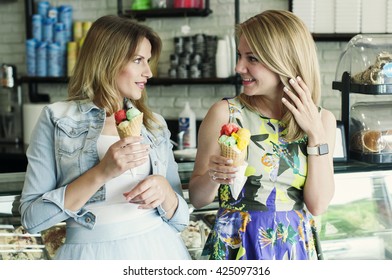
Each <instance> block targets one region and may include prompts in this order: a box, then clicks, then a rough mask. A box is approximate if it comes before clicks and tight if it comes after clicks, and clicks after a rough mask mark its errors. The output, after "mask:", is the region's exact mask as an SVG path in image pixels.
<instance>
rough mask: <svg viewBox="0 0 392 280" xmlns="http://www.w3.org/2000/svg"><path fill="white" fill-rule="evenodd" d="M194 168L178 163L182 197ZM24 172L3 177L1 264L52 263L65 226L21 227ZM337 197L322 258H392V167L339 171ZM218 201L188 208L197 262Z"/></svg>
mask: <svg viewBox="0 0 392 280" xmlns="http://www.w3.org/2000/svg"><path fill="white" fill-rule="evenodd" d="M192 169H193V163H192V162H184V163H180V164H179V171H180V175H181V181H182V183H183V186H184V197H185V199H186V200H187V201H188V202H189V194H188V190H187V183H188V181H189V178H190V175H191V173H192ZM23 181H24V173H23V172H20V173H0V260H1V259H50V258H51V257H52V256H53V254H54V251H55V250H56V248H57V247H58V246H59V245H60V244H61V242H63V239H62V238H63V236H64V230H65V228H64V226H63V225H58V226H56V227H53V228H51V229H49V230H48V231H46V232H43V233H42V234H37V235H30V234H28V233H26V232H25V231H24V230H23V228H22V227H21V226H20V216H19V212H18V205H19V197H20V192H21V190H22V186H23ZM335 183H336V191H335V196H334V198H333V200H332V202H331V204H330V206H329V208H328V210H327V212H326V213H325V214H323V215H321V216H318V217H317V222H318V228H319V233H320V238H321V246H322V249H323V253H324V259H331V260H332V259H337V260H340V259H350V260H357V259H377V260H381V259H392V164H382V165H369V164H366V163H361V162H356V163H351V164H350V165H347V164H345V163H340V164H336V166H335ZM217 209H218V201H214V202H213V203H212V204H211V205H209V206H207V207H204V208H202V209H194V208H193V206H192V205H191V204H190V203H189V212H190V220H191V222H190V224H189V226H188V227H187V228H186V229H185V230H184V231H183V232H182V233H181V237H182V238H183V240H184V242H185V244H186V246H187V247H188V249H189V252H190V254H191V256H192V258H193V259H200V254H201V251H202V248H203V246H204V243H205V241H206V239H207V237H208V234H209V232H210V230H211V228H212V227H213V224H214V222H215V213H216V211H217Z"/></svg>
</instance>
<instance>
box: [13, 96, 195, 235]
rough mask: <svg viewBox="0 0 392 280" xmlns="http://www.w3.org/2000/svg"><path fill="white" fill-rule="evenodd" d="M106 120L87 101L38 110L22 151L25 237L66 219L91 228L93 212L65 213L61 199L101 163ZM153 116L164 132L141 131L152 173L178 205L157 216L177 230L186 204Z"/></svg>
mask: <svg viewBox="0 0 392 280" xmlns="http://www.w3.org/2000/svg"><path fill="white" fill-rule="evenodd" d="M105 116H106V114H105V111H104V110H102V109H100V108H98V107H97V106H95V105H94V104H93V103H92V102H90V101H69V102H57V103H53V104H51V105H48V106H46V107H45V108H44V109H43V110H42V112H41V114H40V117H39V119H38V121H37V124H36V127H35V128H34V130H33V132H32V134H31V138H30V144H29V147H28V149H27V152H26V155H27V159H28V166H27V170H26V178H25V182H24V186H23V191H22V196H21V204H20V208H19V210H20V213H21V222H22V225H23V226H24V228H25V229H26V230H27V231H28V232H30V233H37V232H40V231H42V230H44V229H47V228H49V227H51V226H53V225H55V224H57V223H59V222H62V221H65V220H67V219H69V218H71V219H74V220H75V221H76V222H77V223H79V224H80V225H82V226H85V227H86V228H90V229H91V228H93V227H94V225H95V220H96V217H95V215H94V213H92V212H91V211H87V210H86V209H84V208H83V207H82V208H81V209H79V210H78V211H70V210H68V209H65V208H64V194H65V189H66V188H67V185H68V184H69V183H71V182H72V181H74V180H75V179H76V178H78V177H79V176H81V175H82V174H83V173H85V172H86V171H87V170H89V169H91V168H92V167H93V166H95V165H96V164H97V163H98V162H99V157H98V152H97V139H98V137H99V135H100V133H101V131H102V128H103V125H104V121H105V118H106V117H105ZM155 116H156V117H157V118H158V119H159V121H160V122H161V123H162V124H163V125H165V127H164V129H159V130H156V131H157V132H155V131H154V134H152V133H150V132H149V131H147V130H146V129H145V127H144V126H143V129H142V135H143V137H144V141H145V143H148V144H149V145H150V147H151V149H150V159H151V163H152V173H153V174H159V175H162V176H164V177H166V179H167V180H168V181H169V183H170V185H171V186H172V188H173V189H174V191H175V192H176V193H177V197H178V201H179V203H178V208H177V210H176V212H175V213H174V215H173V217H172V218H171V219H169V220H168V219H166V217H165V214H166V213H165V211H164V210H163V208H162V207H157V211H158V213H159V215H160V216H161V217H162V219H163V220H164V221H165V222H167V223H168V224H170V225H171V226H173V227H174V228H175V229H176V230H177V231H181V230H183V229H184V228H185V227H186V226H187V225H188V222H189V211H188V204H187V203H186V201H185V200H184V198H183V194H182V188H181V181H180V177H179V174H178V166H177V163H176V162H175V160H174V156H173V153H172V152H171V151H172V144H171V143H170V132H169V130H168V129H167V126H166V122H165V121H164V119H163V118H162V116H160V115H157V114H156V115H155ZM105 193H106V190H105V185H103V186H102V187H101V188H100V189H99V190H98V191H97V192H96V193H95V194H94V195H93V196H92V197H91V198H90V199H89V201H88V202H87V204H88V203H93V202H95V201H103V200H105Z"/></svg>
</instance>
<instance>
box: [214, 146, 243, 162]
mask: <svg viewBox="0 0 392 280" xmlns="http://www.w3.org/2000/svg"><path fill="white" fill-rule="evenodd" d="M219 146H220V150H221V155H222V156H224V157H226V158H230V159H232V160H233V165H234V166H240V165H242V164H243V163H244V161H245V157H246V149H244V150H242V151H239V150H238V149H237V150H236V149H233V147H230V146H227V145H225V144H223V143H219Z"/></svg>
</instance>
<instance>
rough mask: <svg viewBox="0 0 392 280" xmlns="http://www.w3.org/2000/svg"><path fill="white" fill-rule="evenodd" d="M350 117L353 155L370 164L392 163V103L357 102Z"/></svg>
mask: <svg viewBox="0 0 392 280" xmlns="http://www.w3.org/2000/svg"><path fill="white" fill-rule="evenodd" d="M350 116H351V117H350V136H349V137H350V150H351V153H352V155H353V156H354V157H355V158H358V159H363V160H365V161H368V162H375V163H383V162H392V102H391V101H389V102H387V101H383V102H357V103H355V104H354V105H353V106H352V107H351V111H350Z"/></svg>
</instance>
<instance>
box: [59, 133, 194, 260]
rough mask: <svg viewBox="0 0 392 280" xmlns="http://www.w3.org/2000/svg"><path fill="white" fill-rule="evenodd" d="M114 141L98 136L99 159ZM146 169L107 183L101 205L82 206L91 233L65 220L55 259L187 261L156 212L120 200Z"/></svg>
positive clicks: (174, 235)
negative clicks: (90, 217) (91, 216)
mask: <svg viewBox="0 0 392 280" xmlns="http://www.w3.org/2000/svg"><path fill="white" fill-rule="evenodd" d="M118 140H119V137H118V136H108V135H101V136H100V137H99V138H98V142H97V148H98V154H99V158H100V159H102V157H103V156H104V155H105V153H106V151H107V150H108V148H109V147H110V146H111V145H112V144H113V143H114V142H116V141H118ZM150 165H151V163H150V162H149V161H148V162H147V163H145V164H143V165H142V166H139V167H137V168H136V169H132V172H131V171H130V170H128V171H126V172H124V173H123V174H122V175H121V176H118V177H116V178H114V179H112V180H110V181H109V182H107V183H106V185H105V187H106V199H105V201H102V202H97V203H91V204H88V205H86V207H85V208H86V209H87V210H89V211H91V212H92V213H94V215H95V216H96V224H95V226H94V228H93V229H88V228H85V227H83V226H81V225H79V224H78V223H76V222H75V221H74V220H72V219H69V220H67V234H66V241H65V244H64V245H63V246H62V247H61V248H60V249H59V250H58V252H57V254H56V259H73V260H75V259H85V260H93V259H95V260H97V259H101V260H115V259H117V260H118V259H119V260H129V259H136V260H162V259H190V256H189V253H188V251H187V248H186V247H185V245H184V243H183V241H182V239H181V237H180V234H179V233H178V232H177V231H176V230H175V229H174V228H172V227H171V226H170V225H168V224H167V223H166V222H164V221H163V220H162V218H161V217H160V216H159V214H158V212H157V210H156V209H138V205H137V204H133V203H129V202H127V201H126V200H125V197H124V196H123V193H124V192H127V191H129V190H131V189H132V188H133V187H134V186H135V185H136V184H137V183H138V182H139V181H140V180H142V179H143V178H145V177H146V176H148V175H149V174H150V169H151V166H150Z"/></svg>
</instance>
